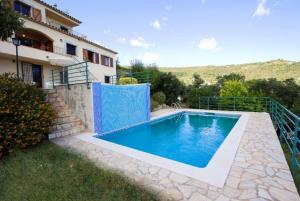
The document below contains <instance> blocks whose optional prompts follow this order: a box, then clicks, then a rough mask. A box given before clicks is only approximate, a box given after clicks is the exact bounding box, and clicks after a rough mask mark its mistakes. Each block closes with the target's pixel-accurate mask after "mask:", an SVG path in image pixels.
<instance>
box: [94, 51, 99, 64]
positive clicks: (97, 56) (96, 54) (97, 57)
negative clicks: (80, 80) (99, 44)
mask: <svg viewBox="0 0 300 201" xmlns="http://www.w3.org/2000/svg"><path fill="white" fill-rule="evenodd" d="M95 56H96V64H99V54H98V53H95Z"/></svg>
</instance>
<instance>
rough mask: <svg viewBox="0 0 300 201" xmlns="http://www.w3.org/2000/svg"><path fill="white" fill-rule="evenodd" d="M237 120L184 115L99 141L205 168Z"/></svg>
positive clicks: (227, 117) (102, 137) (211, 115)
mask: <svg viewBox="0 0 300 201" xmlns="http://www.w3.org/2000/svg"><path fill="white" fill-rule="evenodd" d="M238 119H239V116H238V115H221V114H219V115H218V114H211V113H195V112H181V113H177V114H175V115H171V116H167V117H164V118H162V119H159V120H155V121H152V122H150V123H145V124H142V125H138V126H135V127H131V128H128V129H123V130H120V131H117V132H113V133H110V134H107V135H103V136H97V137H98V138H100V139H102V140H106V141H109V142H112V143H116V144H119V145H122V146H126V147H130V148H133V149H137V150H140V151H143V152H146V153H150V154H154V155H157V156H160V157H164V158H167V159H171V160H174V161H177V162H181V163H185V164H188V165H192V166H195V167H199V168H203V167H206V166H207V164H208V163H209V161H210V160H211V158H212V157H213V155H214V154H215V152H216V151H217V149H218V148H219V147H220V145H221V144H222V143H223V141H224V139H225V138H226V137H227V135H228V134H229V132H230V131H231V130H232V128H233V127H234V125H235V124H236V122H237V121H238Z"/></svg>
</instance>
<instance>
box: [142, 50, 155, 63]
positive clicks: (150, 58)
mask: <svg viewBox="0 0 300 201" xmlns="http://www.w3.org/2000/svg"><path fill="white" fill-rule="evenodd" d="M139 57H140V59H141V60H142V61H144V62H146V63H149V62H156V61H157V60H159V55H158V54H155V53H151V52H145V53H144V54H140V56H139Z"/></svg>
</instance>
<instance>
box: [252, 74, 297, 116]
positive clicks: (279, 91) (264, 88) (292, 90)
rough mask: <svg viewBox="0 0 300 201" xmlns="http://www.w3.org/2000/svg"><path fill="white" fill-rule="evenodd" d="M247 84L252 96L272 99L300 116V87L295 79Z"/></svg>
mask: <svg viewBox="0 0 300 201" xmlns="http://www.w3.org/2000/svg"><path fill="white" fill-rule="evenodd" d="M247 84H248V86H249V91H250V92H251V93H252V94H255V95H257V96H267V97H272V98H274V99H275V100H277V101H279V102H280V103H281V104H283V105H284V106H286V107H287V108H288V109H290V110H292V111H293V112H295V113H297V114H299V111H300V105H299V101H300V86H299V85H298V84H297V83H296V82H295V80H294V79H287V80H285V81H279V80H277V79H275V78H270V79H261V80H251V81H248V82H247ZM297 103H298V104H297Z"/></svg>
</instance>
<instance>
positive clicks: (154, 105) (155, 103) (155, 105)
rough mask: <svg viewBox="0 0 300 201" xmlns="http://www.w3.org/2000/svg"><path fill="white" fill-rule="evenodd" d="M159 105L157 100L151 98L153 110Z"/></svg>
mask: <svg viewBox="0 0 300 201" xmlns="http://www.w3.org/2000/svg"><path fill="white" fill-rule="evenodd" d="M158 107H159V103H158V102H157V101H155V100H153V99H151V111H154V110H155V109H156V108H158Z"/></svg>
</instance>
